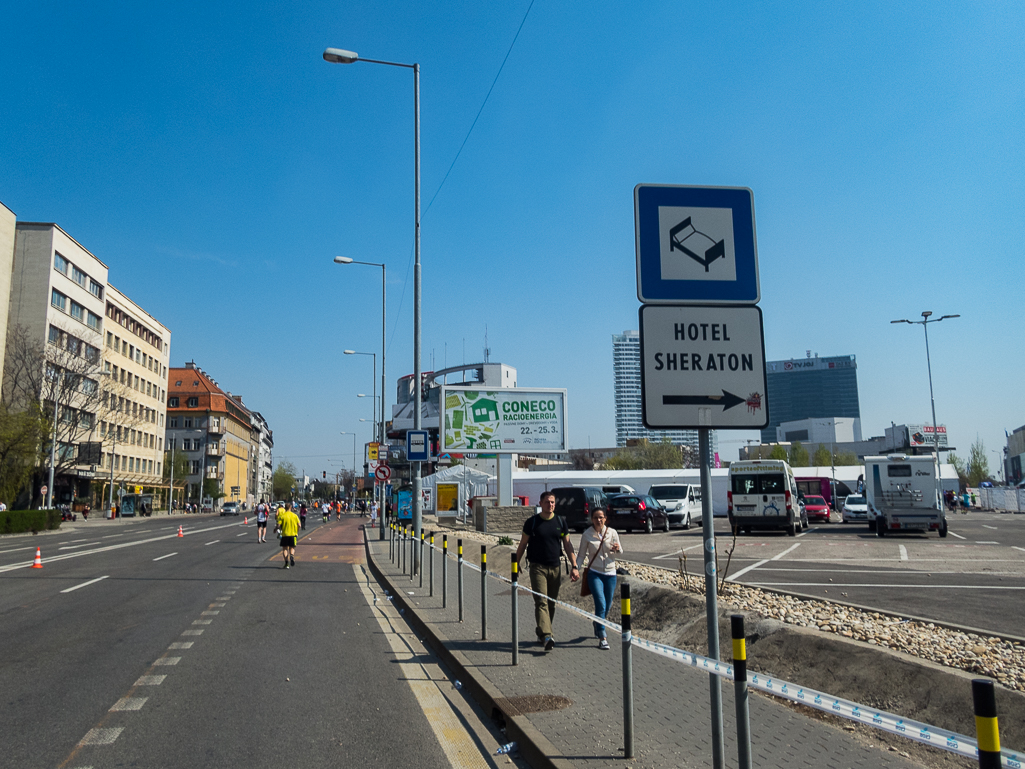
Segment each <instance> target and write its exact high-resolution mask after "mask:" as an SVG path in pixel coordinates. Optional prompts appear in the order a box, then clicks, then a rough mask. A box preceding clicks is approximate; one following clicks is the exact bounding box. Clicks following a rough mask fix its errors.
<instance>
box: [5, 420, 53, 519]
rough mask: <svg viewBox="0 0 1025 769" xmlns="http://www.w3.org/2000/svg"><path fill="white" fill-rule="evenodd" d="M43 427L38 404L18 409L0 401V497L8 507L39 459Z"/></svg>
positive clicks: (11, 504)
mask: <svg viewBox="0 0 1025 769" xmlns="http://www.w3.org/2000/svg"><path fill="white" fill-rule="evenodd" d="M45 428H46V420H45V419H44V418H43V415H42V413H41V412H40V409H39V404H38V403H35V404H32V405H31V406H29V407H28V408H26V409H23V410H21V411H15V410H12V409H11V408H9V407H8V405H7V404H6V403H0V500H4V501H6V502H7V503H8V504H9V505H10V506H11V507H14V504H15V500H16V499H17V498H18V496H19V492H21V491H22V489H24V488H25V485H26V483H27V481H28V480H29V478H30V477H31V476H32V469H33V468H34V467H35V466H36V465H37V464H38V462H39V447H40V446H41V445H42V440H43V436H44V435H45Z"/></svg>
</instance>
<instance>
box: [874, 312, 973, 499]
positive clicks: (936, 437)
mask: <svg viewBox="0 0 1025 769" xmlns="http://www.w3.org/2000/svg"><path fill="white" fill-rule="evenodd" d="M931 316H932V312H931V311H930V310H926V311H925V312H923V313H922V319H921V320H908V319H907V318H901V319H900V320H891V321H890V323H911V324H912V325H918V326H921V327H922V329H923V330H924V331H925V365H926V367H927V368H928V371H929V401H930V402H931V403H932V440H933V449H934V450H935V452H936V497H937V504H938V505H939V506H940V509H941V510H942V509H943V494H942V488H943V487H942V484H941V483H940V429H939V425H937V424H936V398H935V396H933V392H932V360H931V359H930V357H929V324H930V323H939V322H940V321H941V320H946V319H947V318H960V317H961V316H960V315H941V316H940V317H938V318H934V319H933V320H929V318H930V317H931Z"/></svg>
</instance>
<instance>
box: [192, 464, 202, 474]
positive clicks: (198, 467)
mask: <svg viewBox="0 0 1025 769" xmlns="http://www.w3.org/2000/svg"><path fill="white" fill-rule="evenodd" d="M201 469H202V465H201V463H200V462H198V461H194V462H193V463H192V472H191V473H190V475H199V473H200V471H201Z"/></svg>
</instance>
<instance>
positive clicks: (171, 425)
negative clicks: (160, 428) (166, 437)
mask: <svg viewBox="0 0 1025 769" xmlns="http://www.w3.org/2000/svg"><path fill="white" fill-rule="evenodd" d="M167 426H168V427H169V428H171V429H176V428H177V427H178V417H174V418H173V419H168V420H167Z"/></svg>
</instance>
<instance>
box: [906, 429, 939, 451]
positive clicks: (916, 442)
mask: <svg viewBox="0 0 1025 769" xmlns="http://www.w3.org/2000/svg"><path fill="white" fill-rule="evenodd" d="M936 432H937V435H938V436H939V444H940V446H946V445H947V426H946V425H940V426H939V428H938V429H937V431H936ZM908 438H909V440H908V445H909V446H932V445H933V444H934V443H935V441H936V436H934V435H933V431H932V425H908Z"/></svg>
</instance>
